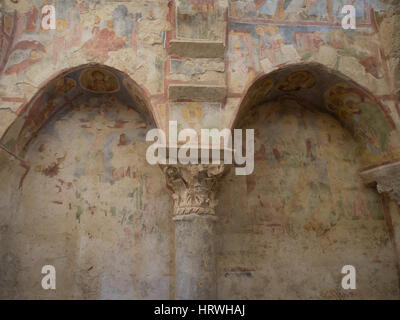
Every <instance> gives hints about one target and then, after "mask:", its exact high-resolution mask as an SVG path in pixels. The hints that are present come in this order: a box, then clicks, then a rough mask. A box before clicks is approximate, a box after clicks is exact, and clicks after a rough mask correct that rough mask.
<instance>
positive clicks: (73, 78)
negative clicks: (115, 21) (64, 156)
mask: <svg viewBox="0 0 400 320" xmlns="http://www.w3.org/2000/svg"><path fill="white" fill-rule="evenodd" d="M91 97H101V98H105V99H107V100H108V101H109V102H110V103H111V104H112V101H115V100H118V101H119V102H121V103H124V104H126V105H127V106H128V107H130V108H132V109H133V110H135V111H136V112H138V113H139V114H140V115H141V117H142V119H143V121H144V122H145V123H146V125H147V126H148V127H149V128H152V127H158V125H157V124H158V122H159V121H157V117H156V114H155V113H154V110H153V108H152V107H151V104H150V102H149V100H148V99H147V95H146V92H145V90H144V89H142V88H141V87H140V86H139V85H138V84H137V83H136V82H135V81H134V80H132V78H130V77H129V76H128V75H127V74H125V73H124V72H122V71H119V70H117V69H115V68H112V67H109V66H105V65H101V64H86V65H81V66H78V67H75V68H72V69H68V70H64V71H61V72H59V73H57V75H55V76H54V77H52V79H51V80H49V81H48V82H47V83H46V84H44V85H43V86H42V87H41V89H39V91H38V92H37V93H36V94H35V95H34V96H33V98H32V99H31V100H30V101H29V102H28V103H26V104H25V105H24V106H23V107H22V108H21V109H20V111H19V113H18V117H17V118H16V119H15V120H14V121H13V123H12V124H11V125H10V126H9V127H8V128H7V130H6V132H5V133H4V134H3V136H2V137H1V139H0V146H1V147H2V148H4V149H5V150H6V151H8V152H9V153H11V154H13V155H15V156H17V157H19V158H23V157H24V153H25V151H26V148H27V146H28V145H29V143H30V142H31V141H32V140H33V139H34V138H35V136H36V135H37V134H38V132H39V131H40V129H41V128H43V127H44V126H45V125H46V124H47V123H48V122H49V121H50V120H51V119H52V118H53V117H54V116H55V115H56V114H57V113H59V112H61V111H65V110H66V109H68V108H71V107H73V106H74V105H77V104H79V103H84V102H85V101H87V100H88V99H90V98H91Z"/></svg>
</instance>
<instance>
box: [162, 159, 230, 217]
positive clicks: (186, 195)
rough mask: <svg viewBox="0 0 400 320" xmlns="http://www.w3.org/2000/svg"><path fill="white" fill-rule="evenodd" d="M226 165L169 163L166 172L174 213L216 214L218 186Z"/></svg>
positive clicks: (176, 214)
mask: <svg viewBox="0 0 400 320" xmlns="http://www.w3.org/2000/svg"><path fill="white" fill-rule="evenodd" d="M223 171H224V165H223V164H221V165H213V164H210V165H203V164H188V165H181V164H176V165H167V166H166V167H165V168H164V173H165V176H166V178H167V185H168V186H169V187H170V189H171V190H172V192H173V194H172V198H173V200H174V215H175V216H184V215H189V214H197V215H212V216H214V215H215V207H216V205H217V200H216V196H215V193H216V187H217V182H218V179H219V177H220V176H221V175H222V174H223Z"/></svg>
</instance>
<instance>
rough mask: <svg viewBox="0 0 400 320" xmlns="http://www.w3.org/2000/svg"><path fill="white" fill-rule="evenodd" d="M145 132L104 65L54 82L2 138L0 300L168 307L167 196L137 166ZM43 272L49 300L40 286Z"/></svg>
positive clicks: (128, 83)
mask: <svg viewBox="0 0 400 320" xmlns="http://www.w3.org/2000/svg"><path fill="white" fill-rule="evenodd" d="M154 127H156V120H155V119H154V115H153V113H152V111H151V108H150V105H149V104H148V103H147V98H146V96H145V94H144V92H143V91H142V90H141V89H140V87H139V86H138V85H137V84H136V83H135V82H133V81H132V80H131V79H129V78H127V77H126V76H125V74H123V73H121V72H119V71H118V70H115V69H112V68H109V67H107V66H102V65H92V64H90V65H84V66H81V67H79V68H74V69H72V70H67V71H65V72H63V73H61V74H59V75H58V76H56V77H55V78H54V79H53V80H51V81H50V82H49V83H48V84H46V85H45V86H44V87H43V88H42V89H41V90H39V92H38V93H37V94H36V95H35V97H34V98H33V99H32V101H31V102H29V103H28V104H27V105H26V106H25V107H24V108H23V109H22V111H21V112H20V115H19V117H18V118H17V119H16V120H15V122H14V123H13V124H12V125H11V126H10V128H9V129H8V130H7V132H6V133H5V134H4V136H3V137H2V139H1V144H2V149H1V150H0V151H1V154H0V156H1V158H0V161H2V165H1V170H0V176H1V177H2V180H1V182H0V189H1V190H5V191H7V194H9V195H11V196H10V198H9V199H4V201H3V200H2V203H5V204H7V206H4V207H1V208H0V221H1V225H2V228H3V229H2V230H5V231H4V232H3V233H2V241H1V246H0V260H1V265H2V266H4V268H2V269H1V270H2V271H1V272H0V286H1V287H2V290H1V291H2V292H1V295H2V297H6V298H38V297H42V298H62V299H64V298H89V299H104V298H107V299H119V298H126V299H146V298H154V299H159V298H163V299H168V298H169V291H170V290H169V283H170V276H169V275H170V271H169V264H170V250H169V246H170V225H169V218H170V217H169V214H170V199H169V196H168V194H167V193H166V192H165V190H164V184H165V180H164V176H163V175H162V172H161V170H160V169H159V168H158V166H152V165H150V164H148V162H147V160H146V149H147V146H148V144H147V143H146V141H145V136H146V133H147V131H148V130H150V129H152V128H154ZM3 161H4V162H3ZM3 163H4V164H5V165H4V166H3ZM11 182H12V183H11ZM155 200H156V201H155ZM149 252H151V254H149ZM47 264H49V265H53V266H54V267H55V268H56V274H57V290H56V291H53V290H43V289H42V287H41V279H42V277H43V275H42V274H41V268H42V267H43V266H44V265H47Z"/></svg>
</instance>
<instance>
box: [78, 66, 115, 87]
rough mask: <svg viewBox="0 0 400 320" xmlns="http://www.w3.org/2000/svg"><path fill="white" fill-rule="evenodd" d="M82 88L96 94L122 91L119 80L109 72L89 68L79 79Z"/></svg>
mask: <svg viewBox="0 0 400 320" xmlns="http://www.w3.org/2000/svg"><path fill="white" fill-rule="evenodd" d="M79 84H80V86H81V87H82V88H83V89H85V90H87V91H90V92H94V93H113V92H117V91H119V89H120V86H119V81H118V78H117V77H116V76H115V75H114V74H113V73H111V72H110V71H108V70H105V69H101V68H89V69H85V70H83V71H82V73H81V75H80V77H79Z"/></svg>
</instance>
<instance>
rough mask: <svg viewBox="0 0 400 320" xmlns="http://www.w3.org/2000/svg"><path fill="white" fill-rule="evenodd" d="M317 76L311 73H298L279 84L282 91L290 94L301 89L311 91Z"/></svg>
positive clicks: (290, 75)
mask: <svg viewBox="0 0 400 320" xmlns="http://www.w3.org/2000/svg"><path fill="white" fill-rule="evenodd" d="M315 83H316V80H315V76H314V75H313V74H312V73H311V72H309V71H296V72H293V73H291V74H289V75H288V76H287V77H285V78H283V79H282V80H280V81H279V82H278V83H277V88H278V89H279V90H281V91H285V92H290V91H298V90H300V89H310V88H312V87H314V86H315Z"/></svg>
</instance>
